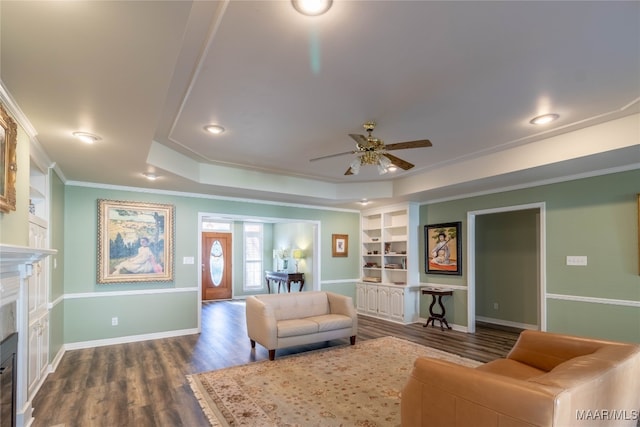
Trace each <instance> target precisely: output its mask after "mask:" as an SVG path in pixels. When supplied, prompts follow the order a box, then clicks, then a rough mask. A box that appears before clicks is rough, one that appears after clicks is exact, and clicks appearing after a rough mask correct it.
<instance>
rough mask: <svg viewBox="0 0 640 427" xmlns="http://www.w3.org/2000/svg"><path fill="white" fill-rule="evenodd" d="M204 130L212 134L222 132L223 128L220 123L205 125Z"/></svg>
mask: <svg viewBox="0 0 640 427" xmlns="http://www.w3.org/2000/svg"><path fill="white" fill-rule="evenodd" d="M204 130H206V131H207V132H209V133H212V134H214V135H220V134H221V133H222V132H224V128H223V127H222V126H220V125H206V126H205V127H204Z"/></svg>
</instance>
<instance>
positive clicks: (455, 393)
mask: <svg viewBox="0 0 640 427" xmlns="http://www.w3.org/2000/svg"><path fill="white" fill-rule="evenodd" d="M401 413H402V426H403V427H413V426H443V427H444V426H446V427H453V426H459V427H466V426H474V427H483V426H492V427H498V426H500V427H507V426H508V427H516V426H562V427H564V426H594V427H595V426H598V427H600V426H636V424H637V423H638V420H639V419H640V418H639V417H640V346H638V345H635V344H627V343H621V342H613V341H604V340H595V339H588V338H580V337H575V336H569V335H561V334H553V333H547V332H539V331H524V332H522V334H521V335H520V337H519V339H518V341H517V343H516V345H515V346H514V347H513V349H512V350H511V352H510V353H509V354H508V356H507V357H506V358H505V359H498V360H494V361H492V362H489V363H486V364H484V365H481V366H479V367H477V368H475V369H474V368H468V367H465V366H460V365H456V364H454V363H450V362H445V361H442V360H437V359H431V358H419V359H417V360H416V362H415V364H414V369H413V372H412V373H411V376H410V378H409V380H408V382H407V384H406V386H405V388H404V390H403V392H402V400H401Z"/></svg>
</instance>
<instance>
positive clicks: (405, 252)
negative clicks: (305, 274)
mask: <svg viewBox="0 0 640 427" xmlns="http://www.w3.org/2000/svg"><path fill="white" fill-rule="evenodd" d="M361 233H362V234H361V242H362V246H361V248H360V252H361V257H360V259H361V262H362V276H361V281H360V282H358V283H357V284H356V309H357V311H358V313H360V314H364V315H369V316H375V317H379V318H384V319H388V320H392V321H396V322H402V323H412V322H415V321H417V320H418V318H419V315H420V306H419V303H420V298H419V292H420V285H419V270H418V206H417V205H415V204H412V203H406V204H401V205H393V206H387V207H382V208H376V209H371V210H366V211H363V212H362V214H361Z"/></svg>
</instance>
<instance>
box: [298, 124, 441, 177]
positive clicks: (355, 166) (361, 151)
mask: <svg viewBox="0 0 640 427" xmlns="http://www.w3.org/2000/svg"><path fill="white" fill-rule="evenodd" d="M363 127H364V129H365V130H366V131H367V134H368V136H364V135H359V134H354V133H350V134H349V136H350V137H351V138H352V139H353V140H354V141H356V149H355V150H354V151H346V152H344V153H338V154H330V155H328V156H322V157H316V158H315V159H311V160H310V161H311V162H314V161H317V160H322V159H328V158H331V157H337V156H342V155H345V154H355V155H356V156H357V157H356V158H355V159H353V160H352V161H351V163H350V164H349V169H347V171H346V172H345V173H344V174H345V175H357V174H358V173H359V172H360V166H362V165H373V166H377V167H378V173H379V174H380V175H384V174H386V173H387V172H393V171H395V170H397V168H401V169H403V170H409V169H411V168H412V167H414V165H413V164H412V163H409V162H407V161H406V160H402V159H401V158H399V157H396V156H394V155H392V154H389V153H388V151H392V150H402V149H407V148H422V147H431V146H432V144H431V141H429V140H428V139H421V140H417V141H406V142H398V143H395V144H389V145H385V144H384V142H383V141H382V140H381V139H378V138H376V137H374V136H373V129H374V128H375V127H376V123H375V122H366V123H365V124H364V125H363Z"/></svg>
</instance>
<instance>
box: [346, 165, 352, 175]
mask: <svg viewBox="0 0 640 427" xmlns="http://www.w3.org/2000/svg"><path fill="white" fill-rule="evenodd" d="M344 174H345V175H353V172H351V167H349V169H347V171H346V172H345V173H344Z"/></svg>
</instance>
